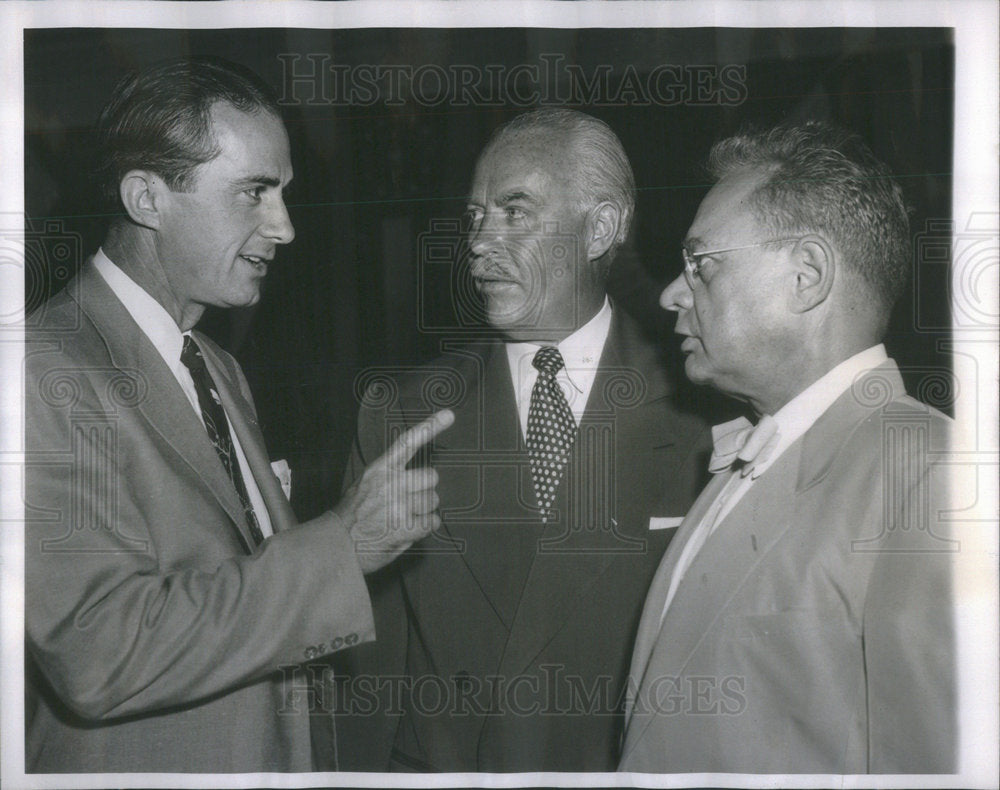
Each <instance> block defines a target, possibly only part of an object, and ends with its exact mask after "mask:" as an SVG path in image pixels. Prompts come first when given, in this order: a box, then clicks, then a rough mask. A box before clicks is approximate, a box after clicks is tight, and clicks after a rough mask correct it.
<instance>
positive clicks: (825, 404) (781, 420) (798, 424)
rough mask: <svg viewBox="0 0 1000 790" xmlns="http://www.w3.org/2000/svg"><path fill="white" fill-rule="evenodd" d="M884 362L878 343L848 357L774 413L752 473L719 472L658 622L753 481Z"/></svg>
mask: <svg viewBox="0 0 1000 790" xmlns="http://www.w3.org/2000/svg"><path fill="white" fill-rule="evenodd" d="M887 359H888V356H887V355H886V352H885V346H883V345H882V344H881V343H880V344H878V345H876V346H872V347H871V348H867V349H865V350H864V351H861V352H860V353H858V354H855V355H854V356H852V357H849V358H848V359H846V360H844V361H843V362H841V363H840V364H839V365H837V366H836V367H834V368H832V369H831V370H829V371H828V372H827V373H826V374H824V375H823V376H822V377H821V378H819V379H817V380H816V381H814V382H813V383H812V384H810V385H809V386H808V387H806V388H805V389H804V390H802V392H800V393H799V394H798V395H796V396H795V397H794V398H792V399H791V400H790V401H788V403H786V404H785V405H784V406H782V407H781V408H780V409H778V411H777V412H776V413H775V414H774V418H773V419H774V421H775V422H776V423H777V425H778V433H777V436H778V438H777V441H776V443H775V445H774V448H773V449H772V450H771V452H770V454H769V455H768V456H767V458H765V459H764V460H762V461H758V462H756V463H754V464H753V468H752V471H750V472H749V473H748V474H740V473H738V472H721V473H720V474H729V475H730V479H729V481H728V482H727V483H726V485H725V486H724V487H723V489H722V490H721V491H720V492H719V495H718V497H717V499H716V501H715V503H713V506H711V507H709V508H708V510H706V511H705V516H704V517H703V518H702V520H701V522H700V523H699V524H698V526H697V527H695V529H694V530H693V531H692V533H691V537H690V538H688V541H687V543H686V544H685V545H684V548H683V549H682V550H681V555H680V557H679V558H678V560H677V567H676V568H675V569H674V573H673V576H672V577H671V579H670V585H669V587H668V588H667V596H666V599H665V600H664V602H663V611H662V612H661V615H660V621H661V622H662V621H663V617H664V616H665V615H666V613H667V609H668V608H669V606H670V602H671V601H672V600H673V598H674V594H675V593H676V591H677V587H678V586H679V585H680V581H681V579H682V578H683V577H684V574H685V573H686V572H687V569H688V568H689V567H690V566H691V563H692V562H693V561H694V558H695V556H696V555H697V553H698V552H699V551H700V550H701V548H702V546H703V545H704V544H705V541H706V540H708V538H709V537H710V536H711V534H712V533H713V532H714V531H715V528H716V527H717V526H718V525H719V524H720V523H721V522H722V521H723V519H725V517H726V516H727V515H728V514H729V513H730V512H731V511H732V509H733V508H734V507H735V506H736V504H737V503H738V502H739V501H740V499H742V498H743V496H744V495H745V494H746V493H747V491H749V490H750V487H751V486H752V485H753V484H754V481H756V480H757V479H758V478H759V477H761V476H762V475H763V474H765V473H766V472H767V470H768V469H769V468H770V467H771V466H772V465H773V464H774V462H775V461H777V460H778V459H779V458H780V457H781V455H782V454H783V453H784V452H785V451H786V450H787V449H788V448H789V447H791V446H792V444H794V443H795V441H796V440H798V439H799V438H800V437H801V436H802V435H803V434H805V432H806V431H808V430H809V429H810V428H811V427H812V426H813V425H814V424H815V423H816V421H817V420H818V419H819V418H820V417H821V416H822V415H823V413H824V412H825V411H826V410H827V409H829V408H830V406H832V405H833V403H834V401H836V400H837V399H838V398H839V397H840V396H841V395H843V394H844V393H845V392H847V390H848V389H849V388H850V387H851V386H852V385H853V383H854V381H855V380H856V379H857V378H858V376H860V375H861V374H863V373H864V372H866V371H868V370H871V369H872V368H876V367H878V366H879V365H881V364H882V363H883V362H885V361H886V360H887Z"/></svg>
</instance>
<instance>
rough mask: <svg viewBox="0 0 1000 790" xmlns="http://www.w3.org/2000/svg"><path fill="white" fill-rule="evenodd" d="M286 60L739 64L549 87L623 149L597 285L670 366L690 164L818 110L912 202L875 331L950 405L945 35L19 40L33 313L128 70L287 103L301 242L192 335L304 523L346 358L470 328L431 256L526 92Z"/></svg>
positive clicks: (255, 33) (95, 240) (351, 374)
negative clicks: (576, 94)
mask: <svg viewBox="0 0 1000 790" xmlns="http://www.w3.org/2000/svg"><path fill="white" fill-rule="evenodd" d="M281 54H284V55H288V56H293V57H294V56H295V55H298V56H299V58H298V61H297V62H296V64H295V69H296V71H297V73H299V74H301V73H303V72H307V71H309V70H310V69H311V68H312V67H313V66H312V62H311V61H309V60H308V58H307V56H309V55H313V56H314V57H316V58H323V57H327V58H328V60H327V61H326V64H331V63H334V64H339V65H347V66H350V67H356V66H358V65H360V64H374V65H377V64H382V65H385V64H390V65H400V64H410V65H412V66H414V67H416V66H420V65H423V64H439V65H442V66H445V67H447V66H448V65H449V64H471V65H478V66H486V65H487V64H492V65H494V66H495V67H497V68H502V69H504V70H506V71H507V72H508V73H509V70H510V69H512V68H514V67H515V66H517V65H518V64H529V65H531V64H534V65H541V63H542V61H541V60H540V56H542V55H546V56H554V55H561V56H563V57H564V58H565V60H564V61H563V64H567V63H568V64H579V66H580V67H581V68H582V70H583V73H584V74H585V75H587V76H588V78H589V77H590V76H591V75H592V74H594V73H595V70H596V69H598V68H599V67H601V66H602V64H604V65H606V66H610V69H611V71H610V77H609V85H610V86H611V87H612V88H614V87H615V86H616V85H619V84H620V82H621V80H622V79H623V78H624V75H625V69H626V67H627V66H628V65H629V64H631V65H632V66H633V67H634V69H635V71H636V73H637V74H638V75H640V77H642V76H644V75H648V74H649V73H650V71H651V70H652V69H654V68H655V67H657V66H659V65H661V64H674V65H678V66H688V67H716V68H721V67H724V66H730V65H737V66H742V67H745V75H746V76H745V81H744V83H743V84H744V85H745V90H744V92H743V93H742V94H741V95H739V96H738V97H737V100H736V101H735V102H734V101H725V100H723V101H720V100H719V98H718V97H716V98H714V99H713V98H708V99H705V98H704V96H703V97H702V98H699V97H698V95H697V91H696V90H694V89H693V88H692V89H689V90H687V91H686V92H678V93H677V94H676V95H675V98H676V100H675V101H672V102H670V103H669V106H666V105H665V104H664V103H657V102H656V101H653V102H650V103H648V104H644V103H643V101H642V97H641V96H638V95H636V94H632V95H625V96H624V97H618V98H624V101H620V102H617V103H613V102H612V99H613V98H614V96H613V95H611V94H608V93H603V94H602V92H601V91H600V90H599V91H598V94H597V95H596V96H595V100H594V101H591V102H588V103H586V104H584V105H580V104H574V103H573V102H572V101H567V100H559V99H555V101H548V102H545V103H549V104H552V103H559V104H561V105H563V106H571V107H576V108H577V109H581V110H584V111H586V112H589V113H591V114H592V115H595V116H597V117H599V118H601V119H603V120H605V121H606V122H607V123H609V124H610V125H611V127H612V128H613V129H614V130H615V131H616V132H617V133H618V135H619V137H620V138H621V140H622V142H623V144H624V146H625V150H626V152H627V153H628V155H629V157H630V159H631V161H632V166H633V169H634V170H635V175H636V182H637V186H638V206H637V216H636V221H635V224H634V226H633V231H632V236H631V239H630V241H629V243H628V244H627V245H626V247H625V248H624V249H623V251H622V253H621V254H620V255H619V257H618V259H617V260H616V262H615V267H614V270H613V273H612V282H611V286H610V290H611V294H612V296H613V297H615V298H616V299H617V300H618V304H619V305H621V306H622V307H624V309H626V310H627V311H628V312H630V313H632V314H633V315H634V316H635V317H636V318H637V319H638V320H639V321H640V323H641V324H642V325H643V326H644V327H645V328H646V329H647V330H648V331H649V332H650V333H651V334H652V335H654V336H655V337H657V338H659V339H660V340H661V346H662V347H663V348H664V352H665V363H666V364H668V365H670V366H671V367H674V368H676V367H677V365H676V363H677V361H678V360H677V356H678V354H677V353H676V349H677V342H676V340H675V339H674V337H673V335H672V334H671V330H672V324H673V319H672V318H671V317H670V316H668V315H667V314H665V313H663V311H661V310H660V309H659V308H658V307H657V298H658V296H659V293H660V290H661V289H662V287H663V286H664V285H665V284H666V282H668V281H669V280H670V279H672V278H673V277H675V276H676V275H677V274H678V273H679V271H680V260H679V259H680V252H679V250H680V243H681V240H682V238H683V236H684V232H685V230H686V229H687V226H688V224H689V223H690V221H691V219H692V218H693V216H694V213H695V210H696V208H697V205H698V203H699V201H700V200H701V198H702V197H703V196H704V194H705V192H706V190H707V183H706V178H705V176H704V174H703V172H702V169H701V167H702V163H703V161H704V158H705V154H706V153H707V151H708V148H709V147H710V146H711V144H712V143H713V142H714V141H715V140H716V139H718V138H719V137H722V136H725V135H727V134H729V133H732V132H734V131H736V130H738V129H739V128H740V126H742V125H744V124H745V123H747V122H756V123H764V124H767V123H776V122H778V121H784V120H804V119H807V118H817V119H825V120H832V121H835V122H838V123H840V124H843V125H845V126H848V127H850V128H852V129H854V130H855V131H857V132H858V133H860V134H861V135H862V136H863V137H864V138H865V140H866V141H867V142H868V143H869V145H870V146H871V147H872V148H873V150H874V151H875V153H876V155H877V156H879V157H880V158H882V159H883V160H885V161H887V162H888V163H889V165H890V167H891V169H892V170H893V172H894V173H896V174H897V176H898V178H899V180H900V183H901V184H902V186H903V188H904V190H905V192H906V195H907V199H908V201H909V203H910V205H911V206H912V208H913V212H912V217H911V221H912V233H913V236H914V242H915V244H914V250H915V253H914V266H915V273H916V275H917V276H916V277H915V280H914V287H913V288H911V289H910V291H909V294H908V297H907V298H904V299H903V300H902V302H901V304H900V305H899V306H898V308H897V310H896V311H895V314H894V316H893V320H892V327H891V330H890V335H889V337H888V338H887V340H886V344H887V346H888V349H889V353H890V355H891V356H894V357H895V358H896V359H897V360H898V361H899V362H900V364H901V366H902V367H903V369H904V377H905V378H906V379H907V384H908V387H909V388H910V390H911V392H912V393H913V394H915V395H916V396H917V397H920V398H922V399H924V400H926V401H928V402H930V403H932V404H933V405H935V406H938V407H939V408H943V409H945V410H946V411H949V410H950V409H951V406H952V400H953V397H954V393H955V389H954V386H953V384H952V383H951V381H952V380H951V378H950V369H951V365H950V360H949V358H948V356H947V354H945V353H942V352H941V351H939V349H940V348H942V347H943V345H944V344H942V343H941V341H942V340H946V339H947V338H948V337H949V336H950V335H949V330H948V327H949V325H950V320H949V317H948V305H949V301H950V300H949V294H948V289H947V264H948V261H947V248H948V245H949V244H950V238H949V236H948V233H949V232H950V231H949V230H948V227H947V223H948V221H949V219H950V217H951V184H952V179H951V162H952V131H951V130H952V110H953V73H954V48H953V43H952V35H951V31H950V30H940V29H878V30H875V29H859V28H851V29H809V30H800V29H756V30H737V29H723V28H711V29H709V28H697V29H690V28H689V29H644V30H629V29H587V30H548V29H531V30H526V29H518V28H512V29H502V30H498V29H462V30H449V29H416V30H403V29H388V30H383V29H365V30H333V31H328V30H300V29H294V30H292V29H290V30H272V29H261V30H199V31H188V30H130V29H104V30H92V29H86V30H81V29H62V30H29V31H26V32H25V69H24V79H25V137H26V140H25V143H26V165H25V167H26V173H25V183H26V187H25V191H26V194H25V211H26V215H27V217H26V231H27V233H28V238H29V254H28V256H27V257H28V264H29V265H28V267H27V269H26V287H25V293H26V300H27V301H28V307H29V308H34V307H37V306H38V305H40V304H41V303H42V302H43V301H44V299H45V297H46V295H48V294H50V293H52V292H54V291H55V290H57V289H58V288H60V287H61V286H62V285H63V284H64V283H65V282H66V280H67V279H68V277H69V276H71V275H72V273H73V272H74V271H75V270H76V269H77V268H78V267H79V266H80V264H81V263H82V261H83V260H84V258H85V256H86V255H89V254H91V253H92V252H93V251H94V250H95V249H96V248H97V246H98V245H99V244H100V242H101V240H102V237H103V233H104V229H105V227H106V224H107V219H108V217H107V215H105V214H102V212H101V210H100V209H99V208H98V206H99V202H98V200H97V197H96V191H95V190H94V188H93V185H92V183H91V180H90V176H89V166H90V165H89V163H90V154H91V152H92V150H93V145H92V138H91V131H92V127H93V124H94V122H95V120H96V118H97V115H98V113H99V111H100V108H101V105H102V104H103V103H104V102H105V101H106V100H107V98H108V97H109V95H110V93H111V90H112V89H113V87H114V85H115V83H116V82H117V81H118V80H119V79H120V77H122V76H123V75H124V74H125V73H126V72H127V71H130V70H132V69H135V68H142V67H144V66H146V65H148V64H150V63H152V62H154V61H156V60H160V59H162V58H167V57H175V56H179V55H215V56H219V57H223V58H226V59H228V60H231V61H234V62H238V63H242V64H244V65H246V66H249V67H250V68H252V69H253V70H255V71H256V72H258V73H259V74H260V75H261V76H262V77H264V79H265V80H267V81H268V82H269V83H270V84H271V85H272V86H274V87H275V89H276V90H277V92H278V93H279V95H282V94H283V95H284V98H285V99H286V100H287V101H286V102H285V104H286V105H287V106H286V112H285V119H286V123H287V126H288V129H289V134H290V137H291V143H292V158H293V165H294V168H295V182H294V185H293V192H292V194H291V196H290V197H289V200H288V203H289V213H290V215H291V218H292V222H293V223H294V225H295V228H296V233H297V236H296V240H295V241H294V242H293V243H292V244H291V245H290V246H288V247H285V248H282V249H280V250H279V252H278V258H277V261H276V264H275V265H274V266H273V267H272V269H271V271H270V273H269V274H268V280H267V283H266V291H265V296H264V298H263V299H262V301H261V303H260V304H259V305H257V306H256V307H254V308H251V309H249V310H239V311H229V312H223V311H216V312H211V311H210V312H209V313H208V314H206V318H205V319H204V320H203V322H202V325H201V328H202V329H204V330H205V331H207V332H208V333H209V334H210V335H212V336H213V337H214V338H215V339H216V340H218V341H219V342H220V343H221V344H222V345H223V346H224V347H225V348H227V349H228V350H229V351H231V352H232V353H233V354H235V355H236V357H237V358H238V359H239V360H240V362H241V364H242V365H243V368H244V370H245V371H246V373H247V377H248V379H249V380H250V384H251V386H252V388H253V391H254V393H255V396H256V400H257V407H258V411H259V413H260V417H261V421H262V424H263V427H264V432H265V435H266V438H267V441H268V447H269V450H270V453H271V456H272V458H275V459H276V458H287V459H288V460H289V463H290V464H291V466H292V468H293V469H294V470H295V471H294V474H295V482H294V486H293V490H294V498H293V503H294V504H295V507H296V510H297V511H298V513H299V516H300V517H301V518H309V517H312V516H313V515H315V514H317V513H318V512H320V511H322V510H323V509H325V508H326V507H328V506H329V505H330V504H331V503H332V501H333V499H332V497H333V492H334V491H335V490H336V489H337V487H338V486H339V481H340V476H341V474H342V471H343V466H344V462H345V460H346V456H347V452H348V450H349V447H350V442H351V439H352V437H353V430H354V419H355V414H356V410H357V394H356V386H355V380H356V377H357V375H358V374H359V372H361V371H363V370H364V369H366V368H368V367H370V366H379V367H397V366H404V367H405V366H413V365H417V364H420V363H421V362H426V361H428V360H429V359H431V358H433V357H434V356H436V355H437V353H438V349H439V348H440V344H441V343H442V341H444V340H445V339H449V340H454V339H455V338H456V337H462V336H467V335H469V334H473V333H474V332H475V331H476V329H475V328H474V327H472V326H470V325H468V323H467V321H466V317H467V313H468V311H467V310H464V308H463V307H462V304H461V300H459V303H456V302H455V297H454V296H453V293H454V292H455V289H456V286H457V285H460V283H461V272H460V271H457V270H456V266H457V263H456V262H457V260H458V255H457V254H455V255H452V256H450V257H449V256H447V255H445V256H444V258H441V257H439V256H438V255H437V254H436V253H434V252H432V251H433V250H441V249H448V248H454V247H457V246H458V245H459V243H460V242H459V239H460V236H459V234H457V233H456V232H455V228H456V227H457V225H456V223H457V221H458V218H459V217H460V215H461V213H462V211H463V209H464V207H465V195H466V191H467V189H468V186H469V181H470V179H471V174H472V169H473V166H474V164H475V160H476V156H477V154H478V152H479V150H480V149H481V148H482V146H483V144H484V143H485V141H486V139H487V138H488V137H489V134H490V132H491V131H492V130H493V129H494V128H495V127H496V126H497V125H499V124H500V123H502V122H503V121H505V120H507V119H508V118H510V117H513V116H514V115H516V114H518V113H519V112H522V111H524V110H525V109H528V108H529V106H530V105H526V104H519V103H518V102H517V101H516V100H514V99H513V98H512V97H511V96H510V95H505V94H494V95H493V97H492V98H495V99H497V101H496V102H490V103H488V104H484V103H471V104H469V103H466V104H462V103H459V102H456V101H449V100H447V99H445V100H443V101H440V102H436V103H434V104H433V105H431V104H430V103H428V102H420V101H417V100H415V98H414V96H413V94H412V93H410V92H407V91H405V90H404V91H402V92H401V96H402V97H403V98H404V101H402V102H401V103H393V102H391V101H387V99H390V98H392V97H390V96H388V95H376V97H375V98H376V100H375V101H372V102H366V103H364V104H358V103H354V104H350V103H343V102H337V101H331V100H329V99H330V98H331V95H330V90H329V89H328V90H327V91H325V92H324V91H322V90H317V89H316V88H315V86H313V87H310V86H309V85H303V84H298V85H291V84H288V83H286V81H285V78H286V76H287V75H288V66H287V63H286V62H283V61H282V60H281V59H280V58H279V57H278V56H279V55H281ZM316 62H320V63H321V61H319V60H317V61H316ZM697 71H698V69H697V68H695V69H694V70H693V72H697ZM691 73H692V71H690V70H689V72H687V74H688V75H690V74H691ZM560 79H561V80H565V79H567V77H566V74H565V73H561V76H560ZM328 88H329V86H328ZM527 88H536V89H538V91H539V92H540V93H541V94H542V95H543V96H546V95H547V96H548V97H550V98H552V97H556V96H560V95H562V96H565V95H566V92H567V88H568V86H567V84H565V83H564V82H557V83H556V84H551V85H545V84H544V81H543V82H542V83H535V82H530V83H528V84H527ZM709 94H711V89H710V90H709ZM310 98H311V99H312V101H310ZM723 99H725V97H723ZM456 304H458V307H456ZM448 327H450V330H449V329H448ZM942 376H943V378H942ZM680 379H681V380H682V379H683V376H680ZM942 381H944V382H945V383H944V384H943V385H942ZM680 386H681V396H682V398H683V399H684V400H685V401H686V402H687V403H689V405H690V406H691V407H692V408H698V409H703V410H707V411H708V412H709V417H713V414H712V412H716V414H715V415H714V416H716V417H718V416H721V414H722V412H721V411H720V410H719V406H720V404H719V401H718V400H717V399H715V398H712V397H709V396H708V393H707V391H706V390H699V389H695V388H692V387H690V386H689V385H684V384H683V383H682V384H681V385H680ZM726 416H729V415H726Z"/></svg>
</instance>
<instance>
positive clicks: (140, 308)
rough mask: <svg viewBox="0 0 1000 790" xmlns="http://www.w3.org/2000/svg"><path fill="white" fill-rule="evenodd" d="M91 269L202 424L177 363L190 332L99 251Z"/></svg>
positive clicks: (248, 479) (256, 493) (243, 468)
mask: <svg viewBox="0 0 1000 790" xmlns="http://www.w3.org/2000/svg"><path fill="white" fill-rule="evenodd" d="M94 268H95V269H97V273H98V274H100V275H101V277H103V278H104V281H105V282H106V283H107V284H108V287H109V288H111V290H112V291H114V294H115V296H117V297H118V300H119V301H120V302H121V303H122V304H123V305H124V306H125V309H126V310H128V312H129V315H131V316H132V319H133V320H134V321H135V322H136V323H137V324H138V325H139V329H141V330H142V333H143V334H144V335H145V336H146V337H148V338H149V342H150V343H152V344H153V347H154V348H155V349H156V350H157V351H158V352H159V354H160V356H161V357H163V361H164V362H165V363H166V364H167V367H168V368H170V372H171V373H173V374H174V378H175V379H177V383H178V384H180V385H181V389H182V390H183V391H184V394H185V395H186V396H187V399H188V401H189V402H190V404H191V408H192V409H193V410H194V413H195V414H196V415H197V417H198V420H199V421H201V422H202V425H204V419H203V417H202V415H201V406H200V405H199V404H198V392H197V390H195V388H194V380H193V379H192V378H191V371H189V370H188V369H187V367H186V366H185V365H184V363H183V362H181V349H182V348H183V347H184V335H187V334H190V333H189V332H184V333H182V332H181V330H180V327H178V326H177V324H176V322H175V321H174V319H173V318H171V317H170V313H168V312H167V311H166V309H165V308H164V307H163V305H161V304H160V303H159V302H157V301H156V300H155V299H154V298H153V297H152V296H150V295H149V294H148V293H147V292H146V291H145V290H144V289H143V288H142V287H141V286H140V285H139V284H138V283H136V281H135V280H133V279H132V278H131V277H129V276H128V275H127V274H125V272H123V271H122V270H121V269H120V268H118V266H117V265H115V263H114V262H113V261H112V260H111V259H110V258H108V256H107V255H105V254H104V251H103V250H101V249H98V251H97V253H96V254H95V255H94ZM226 421H227V422H229V433H230V435H231V436H232V439H233V448H234V449H235V450H236V458H237V460H238V461H239V464H240V472H241V473H242V474H243V483H244V484H245V485H246V489H247V496H249V497H250V504H251V505H252V506H253V512H254V515H256V516H257V522H258V524H259V526H260V531H261V533H262V534H263V535H264V537H267V536H268V535H272V534H274V530H273V529H272V527H271V519H270V517H269V516H268V513H267V507H266V506H265V505H264V498H263V497H262V496H261V494H260V489H259V488H258V487H257V481H256V480H254V476H253V472H252V471H251V469H250V465H249V464H248V463H247V459H246V456H245V455H244V454H243V448H242V447H241V446H240V440H239V437H238V436H237V435H236V431H234V430H233V425H232V422H230V421H229V418H228V415H227V417H226Z"/></svg>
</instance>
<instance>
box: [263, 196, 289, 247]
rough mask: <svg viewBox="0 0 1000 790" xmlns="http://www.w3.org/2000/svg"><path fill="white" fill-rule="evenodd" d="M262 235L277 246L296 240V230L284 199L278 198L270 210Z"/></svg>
mask: <svg viewBox="0 0 1000 790" xmlns="http://www.w3.org/2000/svg"><path fill="white" fill-rule="evenodd" d="M260 233H261V235H262V236H264V237H266V238H268V239H273V240H274V242H275V243H277V244H288V243H289V242H290V241H292V239H294V238H295V228H294V226H293V225H292V220H291V218H290V217H289V216H288V208H287V207H286V206H285V201H284V200H283V199H282V198H280V197H279V198H277V199H276V200H275V201H274V202H273V204H272V205H271V206H270V207H269V208H268V210H267V216H266V218H265V219H264V223H263V224H262V225H261V227H260Z"/></svg>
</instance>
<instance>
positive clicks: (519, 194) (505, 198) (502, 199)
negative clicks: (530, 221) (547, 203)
mask: <svg viewBox="0 0 1000 790" xmlns="http://www.w3.org/2000/svg"><path fill="white" fill-rule="evenodd" d="M512 201H523V202H525V203H531V204H532V205H533V206H537V205H538V204H539V203H540V201H539V200H538V198H536V197H535V196H534V195H532V194H530V193H528V192H525V191H524V190H523V189H515V190H511V191H510V192H504V193H503V194H502V195H500V196H498V197H497V199H496V201H495V202H496V205H498V206H502V205H504V204H505V203H510V202H512Z"/></svg>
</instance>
